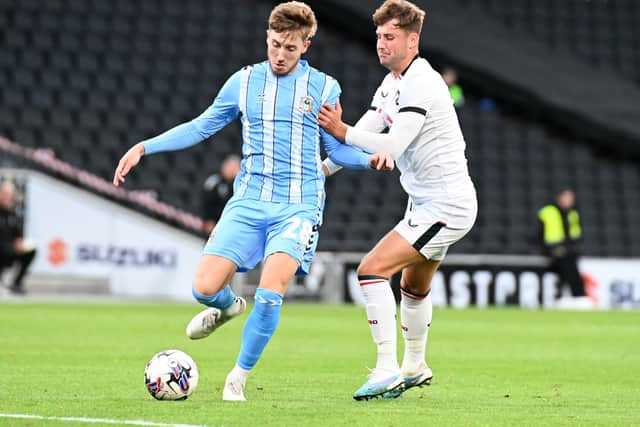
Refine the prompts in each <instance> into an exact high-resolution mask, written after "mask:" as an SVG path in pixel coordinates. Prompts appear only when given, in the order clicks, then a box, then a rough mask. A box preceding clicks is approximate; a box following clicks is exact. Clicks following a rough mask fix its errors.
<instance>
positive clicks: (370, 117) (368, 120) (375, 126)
mask: <svg viewBox="0 0 640 427" xmlns="http://www.w3.org/2000/svg"><path fill="white" fill-rule="evenodd" d="M355 127H357V128H358V129H362V130H368V131H371V132H382V131H383V130H384V129H385V128H386V125H385V123H384V116H383V115H382V113H381V112H379V111H378V110H374V109H373V107H371V109H369V111H367V112H366V113H364V114H363V115H362V117H360V120H358V122H357V123H356V124H355Z"/></svg>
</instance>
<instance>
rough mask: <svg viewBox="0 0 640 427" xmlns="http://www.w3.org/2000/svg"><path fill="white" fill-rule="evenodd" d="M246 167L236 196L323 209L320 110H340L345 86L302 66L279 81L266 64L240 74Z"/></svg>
mask: <svg viewBox="0 0 640 427" xmlns="http://www.w3.org/2000/svg"><path fill="white" fill-rule="evenodd" d="M237 78H239V82H240V94H239V110H240V114H241V117H240V120H241V121H242V138H243V141H244V144H243V146H242V154H243V167H242V172H241V173H240V175H239V177H238V179H237V180H236V184H235V187H234V194H236V195H238V196H241V197H247V198H250V199H259V200H264V201H272V202H286V203H313V204H322V203H323V201H324V174H323V172H322V164H321V162H320V144H319V140H320V132H319V127H318V110H319V109H320V107H321V106H322V104H324V103H326V102H329V103H332V104H335V102H336V100H337V99H338V96H339V95H340V85H339V84H338V82H337V81H336V80H335V79H333V78H331V77H329V76H328V75H326V74H324V73H322V72H320V71H318V70H316V69H314V68H313V67H310V66H309V65H308V64H307V62H306V61H300V64H299V65H298V68H297V70H296V71H294V72H293V73H291V74H288V75H286V76H276V75H275V74H274V73H273V71H272V70H271V66H270V65H269V63H268V62H267V61H265V62H262V63H260V64H256V65H253V66H249V67H245V68H244V69H243V70H241V71H240V72H239V74H238V77H237Z"/></svg>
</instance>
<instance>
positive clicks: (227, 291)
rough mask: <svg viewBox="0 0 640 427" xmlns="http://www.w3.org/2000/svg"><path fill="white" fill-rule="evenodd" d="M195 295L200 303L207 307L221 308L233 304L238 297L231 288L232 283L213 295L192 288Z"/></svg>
mask: <svg viewBox="0 0 640 427" xmlns="http://www.w3.org/2000/svg"><path fill="white" fill-rule="evenodd" d="M191 293H192V294H193V297H194V298H195V299H196V300H198V302H199V303H200V304H204V305H206V306H207V307H213V308H219V309H220V310H224V309H225V308H228V307H229V306H231V304H233V300H235V298H236V294H234V293H233V291H232V290H231V285H227V286H225V287H224V288H222V289H221V290H219V291H218V292H216V293H215V294H213V295H204V294H201V293H200V292H198V291H196V290H195V289H194V288H191Z"/></svg>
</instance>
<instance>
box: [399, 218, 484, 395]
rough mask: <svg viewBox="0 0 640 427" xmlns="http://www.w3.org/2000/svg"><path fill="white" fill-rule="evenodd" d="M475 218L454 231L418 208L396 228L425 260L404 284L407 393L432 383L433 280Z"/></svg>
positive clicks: (404, 277)
mask: <svg viewBox="0 0 640 427" xmlns="http://www.w3.org/2000/svg"><path fill="white" fill-rule="evenodd" d="M410 219H411V221H410ZM474 219H475V212H474V211H473V210H469V221H468V223H469V226H468V227H463V228H452V227H448V226H447V225H446V224H445V222H444V221H440V220H437V219H435V218H434V216H433V215H431V214H430V211H429V210H428V209H424V210H421V209H420V207H418V208H417V209H415V210H413V211H412V212H411V213H410V215H408V217H407V218H405V219H404V220H402V221H401V222H400V223H398V225H397V226H396V227H395V230H396V231H397V232H398V233H399V234H400V235H402V237H403V238H404V240H405V241H406V244H407V245H410V246H411V247H412V248H413V249H414V250H415V251H416V253H418V254H419V255H420V257H421V260H420V261H419V262H416V263H413V264H412V265H410V266H407V267H406V268H404V270H403V272H402V280H401V283H400V287H401V295H402V300H401V302H400V320H401V325H402V335H403V337H404V340H405V354H404V357H403V361H402V367H401V372H402V376H403V378H404V387H403V391H404V390H407V389H409V388H411V387H415V386H422V385H425V384H430V382H431V378H432V377H433V373H432V372H431V369H430V368H429V367H428V366H427V363H426V361H425V352H426V344H427V337H428V333H429V328H430V326H431V318H432V313H433V309H432V305H431V295H430V290H431V281H432V279H433V276H434V275H435V273H436V271H437V269H438V266H439V264H440V261H441V260H442V259H444V257H445V255H446V253H447V250H448V249H449V246H451V245H452V244H454V243H455V242H457V241H458V240H460V239H461V238H462V237H463V236H464V235H465V234H466V233H467V232H468V231H469V229H470V228H471V224H473V220H474Z"/></svg>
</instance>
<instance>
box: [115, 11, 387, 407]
mask: <svg viewBox="0 0 640 427" xmlns="http://www.w3.org/2000/svg"><path fill="white" fill-rule="evenodd" d="M316 28H317V24H316V19H315V15H314V13H313V11H312V10H311V8H310V7H309V6H308V5H306V4H305V3H302V2H297V1H291V2H287V3H282V4H280V5H278V6H276V7H275V8H274V9H273V10H272V12H271V15H270V16H269V27H268V30H267V56H268V60H267V61H264V62H261V63H258V64H254V65H250V66H247V67H244V68H243V69H241V70H240V71H238V72H236V73H235V74H233V75H232V76H231V77H230V78H229V79H228V80H227V81H226V83H225V84H224V85H223V87H222V88H221V89H220V91H219V92H218V95H217V96H216V98H215V100H214V102H213V104H212V105H211V106H210V107H209V108H208V109H207V110H206V111H204V113H202V114H201V115H200V116H199V117H197V118H195V119H194V120H192V121H190V122H187V123H184V124H182V125H179V126H177V127H175V128H173V129H171V130H169V131H167V132H165V133H163V134H161V135H159V136H157V137H154V138H151V139H149V140H146V141H143V142H141V143H138V144H136V145H134V146H133V147H132V148H131V149H130V150H129V151H128V152H127V153H126V154H125V155H124V156H123V157H122V159H121V160H120V163H119V164H118V166H117V168H116V171H115V175H114V179H113V182H114V184H115V185H120V184H121V183H122V182H124V179H125V176H126V175H127V173H128V172H129V171H130V170H131V168H132V167H134V166H135V165H136V164H138V162H139V161H140V158H141V157H142V156H143V155H148V154H153V153H157V152H160V151H171V150H179V149H183V148H186V147H190V146H192V145H194V144H197V143H199V142H200V141H202V140H204V139H206V138H207V137H209V136H211V135H213V134H214V133H216V132H217V131H218V130H220V129H221V128H222V127H224V126H225V125H227V124H228V123H229V122H231V121H232V120H234V119H236V118H237V117H240V120H241V122H242V138H243V144H242V163H241V169H242V170H241V172H240V174H239V175H238V176H237V177H236V179H235V182H234V195H233V197H232V198H231V200H230V201H229V202H228V203H227V205H226V207H225V209H224V211H223V213H222V216H221V218H220V221H219V223H218V225H217V226H216V228H215V229H214V231H213V232H212V234H211V237H210V239H209V241H208V242H207V244H206V245H205V248H204V250H203V255H202V258H201V261H200V264H199V266H198V270H197V272H196V275H195V279H194V284H193V295H194V297H195V298H196V299H197V300H198V301H199V302H200V303H202V304H204V305H206V306H207V307H208V308H207V309H206V310H204V311H203V312H201V313H199V314H197V315H196V316H195V317H194V318H193V319H192V320H191V322H190V323H189V324H188V326H187V336H188V337H189V338H191V339H200V338H204V337H206V336H208V335H209V334H211V333H212V332H213V331H214V330H215V329H217V328H218V327H220V326H221V325H222V324H224V323H225V322H227V321H228V320H230V319H231V318H233V317H235V316H237V315H239V314H241V313H242V312H243V311H244V310H245V301H244V299H242V298H241V297H237V296H236V295H234V293H233V291H232V290H231V287H230V286H229V285H228V284H229V283H230V282H231V279H232V277H233V275H234V274H235V272H236V271H237V270H240V269H250V268H253V267H255V265H256V264H257V263H258V262H260V261H262V260H264V268H263V272H262V276H261V278H260V283H259V285H258V289H257V290H256V294H255V306H254V308H253V310H252V312H251V314H250V315H249V317H248V319H247V321H246V323H245V326H244V330H243V333H242V345H241V348H240V354H239V356H238V358H237V361H236V365H235V366H234V368H233V369H232V370H231V372H230V373H229V375H228V376H227V378H226V381H225V386H224V389H223V400H245V396H244V387H245V383H246V379H247V376H248V373H249V371H250V370H251V369H252V368H253V367H254V365H255V364H256V362H257V361H258V359H259V358H260V355H261V354H262V352H263V350H264V348H265V346H266V345H267V343H268V342H269V340H270V338H271V336H272V335H273V333H274V331H275V329H276V326H277V324H278V320H279V317H280V306H281V305H282V299H283V295H284V293H285V291H286V289H287V286H288V284H289V283H290V282H291V279H292V278H293V276H294V275H295V274H305V273H307V271H308V269H309V266H310V262H311V258H312V256H313V253H314V251H315V248H316V245H317V242H318V228H319V227H320V225H321V223H322V210H323V207H324V199H325V192H324V180H325V171H324V170H323V166H322V162H321V159H320V144H319V141H321V142H322V143H323V144H324V147H325V149H326V151H327V153H328V155H329V157H330V158H331V159H332V160H333V162H335V163H338V164H340V165H341V166H344V167H349V168H355V169H365V168H374V169H378V170H381V169H385V170H389V169H392V168H393V160H392V159H391V157H390V156H389V155H388V154H386V153H383V152H380V153H376V154H373V155H370V154H367V153H364V152H362V151H360V150H359V149H355V148H352V147H349V146H347V145H344V144H341V143H340V142H338V141H337V140H336V139H334V138H333V137H332V136H330V135H329V134H328V133H326V132H325V131H324V130H321V129H320V128H319V125H318V111H319V109H320V107H321V106H322V105H323V104H325V103H328V104H331V105H336V103H337V101H338V97H339V95H340V85H339V84H338V82H337V81H336V80H334V79H333V78H331V77H330V76H328V75H326V74H324V73H322V72H320V71H318V70H316V69H314V68H312V67H311V66H309V64H308V63H307V62H306V61H304V60H302V59H301V56H302V54H304V53H305V52H306V51H307V49H308V48H309V45H310V43H311V42H310V39H311V37H312V36H313V35H314V34H315V31H316ZM327 173H328V171H327Z"/></svg>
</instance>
